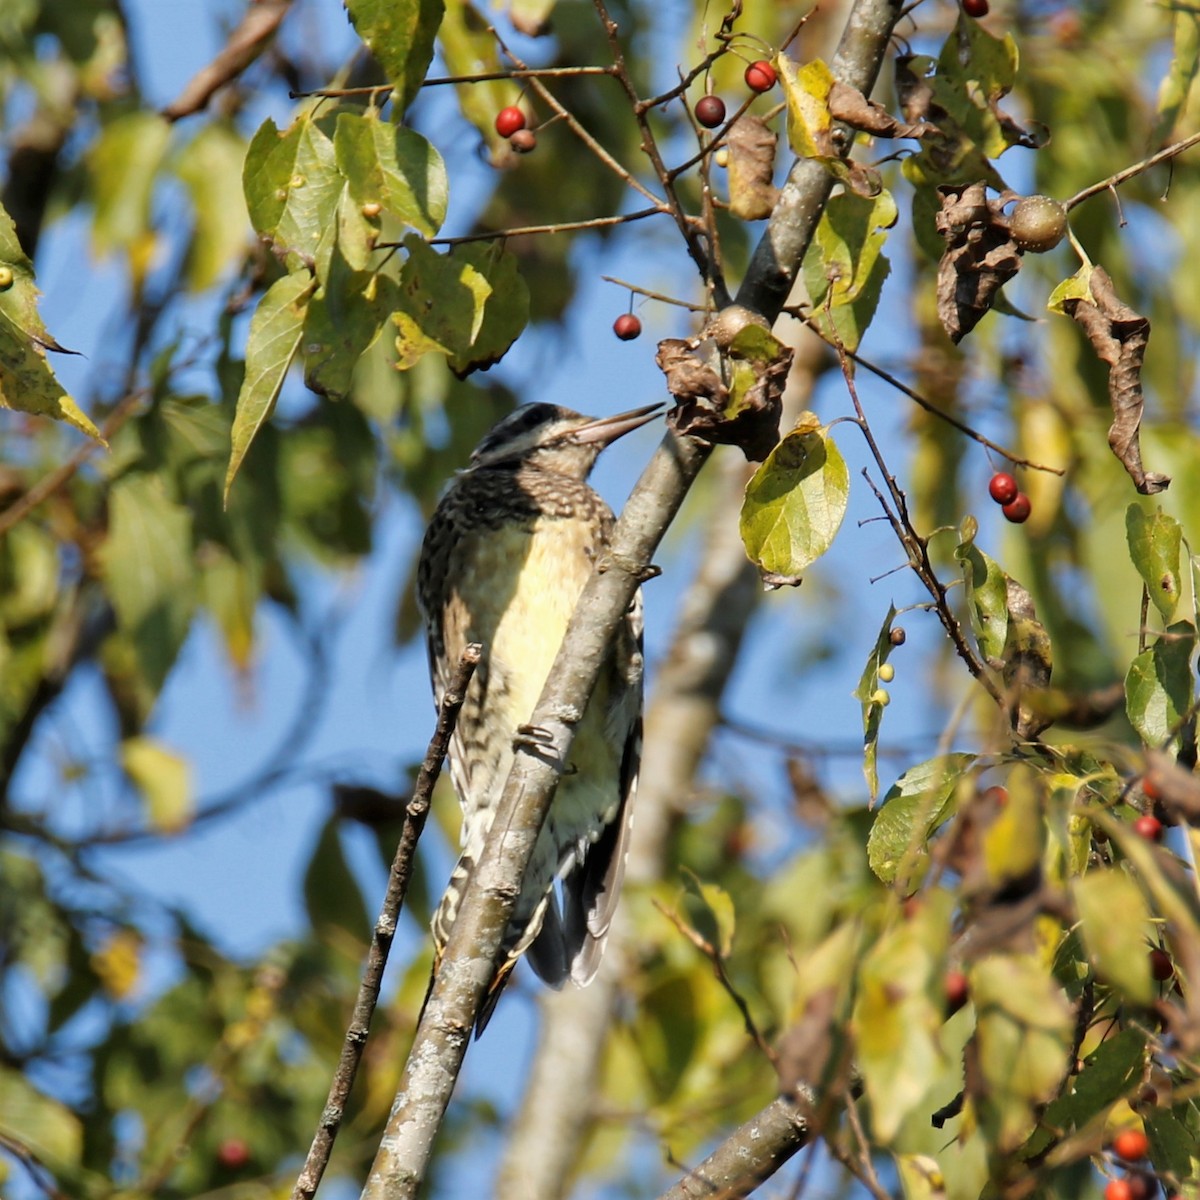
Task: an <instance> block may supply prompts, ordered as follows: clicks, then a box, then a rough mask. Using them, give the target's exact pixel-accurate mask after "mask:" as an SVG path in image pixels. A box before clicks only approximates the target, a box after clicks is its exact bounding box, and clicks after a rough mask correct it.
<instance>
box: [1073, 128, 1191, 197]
mask: <svg viewBox="0 0 1200 1200" xmlns="http://www.w3.org/2000/svg"><path fill="white" fill-rule="evenodd" d="M1198 143H1200V133H1193V134H1192V135H1191V136H1190V137H1185V138H1184V139H1183V140H1182V141H1179V142H1172V143H1171V145H1169V146H1164V147H1163V148H1162V149H1161V150H1160V151H1158V153H1157V154H1152V155H1150V157H1149V158H1144V159H1142V161H1141V162H1136V163H1134V164H1133V165H1132V166H1129V167H1126V168H1125V169H1124V170H1123V171H1118V172H1117V173H1116V174H1115V175H1110V176H1109V177H1108V178H1107V179H1101V180H1100V182H1099V183H1093V184H1091V185H1090V186H1089V187H1085V188H1084V189H1083V191H1081V192H1076V193H1075V195H1073V196H1072V197H1071V198H1070V200H1064V201H1063V208H1065V209H1066V210H1067V212H1070V211H1071V209H1073V208H1074V207H1075V205H1077V204H1082V203H1083V202H1084V201H1085V200H1090V199H1091V198H1092V197H1093V196H1098V195H1099V194H1100V193H1101V192H1107V191H1108V190H1109V189H1110V188H1116V187H1119V186H1120V185H1121V184H1123V183H1125V182H1126V181H1127V180H1130V179H1132V178H1133V177H1134V176H1135V175H1140V174H1142V172H1143V171H1149V170H1150V168H1151V167H1157V166H1158V164H1159V163H1163V162H1166V161H1167V160H1168V159H1172V158H1175V157H1177V156H1178V155H1180V154H1182V153H1183V152H1184V151H1185V150H1190V149H1191V148H1192V147H1193V146H1195V145H1197V144H1198Z"/></svg>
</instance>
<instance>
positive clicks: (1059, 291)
mask: <svg viewBox="0 0 1200 1200" xmlns="http://www.w3.org/2000/svg"><path fill="white" fill-rule="evenodd" d="M1091 278H1092V268H1091V267H1090V266H1089V265H1088V264H1087V263H1084V265H1083V266H1082V267H1080V268H1079V270H1078V271H1076V272H1075V274H1074V275H1072V276H1070V278H1068V279H1064V280H1063V281H1062V283H1060V284H1059V285H1058V286H1057V287H1056V288H1055V289H1054V291H1052V292H1051V293H1050V299H1049V300H1047V301H1046V307H1047V308H1048V309H1049V310H1050V311H1051V312H1054V313H1058V314H1059V316H1063V317H1069V316H1070V315H1071V314H1070V313H1069V312H1068V311H1067V309H1066V307H1065V305H1066V302H1067V301H1068V300H1087V301H1089V302H1092V289H1091V286H1090V284H1091Z"/></svg>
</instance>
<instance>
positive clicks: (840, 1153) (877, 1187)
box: [829, 1090, 892, 1200]
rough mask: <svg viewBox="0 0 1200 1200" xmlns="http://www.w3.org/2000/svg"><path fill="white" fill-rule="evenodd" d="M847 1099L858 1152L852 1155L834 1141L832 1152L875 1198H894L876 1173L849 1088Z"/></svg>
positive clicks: (831, 1144) (849, 1119)
mask: <svg viewBox="0 0 1200 1200" xmlns="http://www.w3.org/2000/svg"><path fill="white" fill-rule="evenodd" d="M845 1100H846V1119H847V1121H848V1122H849V1123H850V1129H851V1130H852V1132H853V1133H854V1139H855V1141H856V1142H857V1143H858V1153H857V1155H856V1156H853V1157H852V1156H851V1155H850V1154H849V1153H848V1152H846V1151H844V1150H842V1149H841V1148H840V1147H838V1146H835V1145H834V1144H833V1143H832V1142H830V1143H829V1148H830V1152H831V1153H832V1154H833V1156H834V1158H836V1159H837V1160H838V1161H839V1162H840V1163H841V1164H842V1166H844V1167H845V1168H846V1170H848V1171H849V1172H850V1173H851V1174H852V1175H853V1176H854V1177H855V1179H857V1180H858V1181H859V1183H861V1184H862V1185H863V1187H865V1188H866V1189H867V1190H868V1191H869V1192H870V1193H871V1195H872V1196H874V1197H875V1200H892V1197H891V1196H890V1195H889V1193H888V1192H887V1190H886V1189H885V1188H884V1187H883V1185H882V1184H881V1183H880V1182H879V1176H878V1175H876V1174H875V1168H874V1166H872V1165H871V1156H870V1153H869V1151H868V1149H867V1146H868V1142H867V1137H866V1134H865V1133H864V1132H863V1127H862V1121H861V1119H860V1118H859V1115H858V1109H857V1108H856V1107H855V1102H854V1097H853V1096H852V1095H851V1094H850V1092H849V1090H847V1092H846V1097H845Z"/></svg>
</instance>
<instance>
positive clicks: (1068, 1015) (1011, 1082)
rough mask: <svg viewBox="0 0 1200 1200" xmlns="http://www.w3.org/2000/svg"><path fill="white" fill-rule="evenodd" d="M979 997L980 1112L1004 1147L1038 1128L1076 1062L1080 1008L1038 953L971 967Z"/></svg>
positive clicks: (996, 1142) (975, 997) (1009, 1148)
mask: <svg viewBox="0 0 1200 1200" xmlns="http://www.w3.org/2000/svg"><path fill="white" fill-rule="evenodd" d="M970 980H971V997H972V999H973V1000H974V1002H975V1013H976V1033H975V1046H976V1050H977V1052H978V1063H979V1072H980V1084H981V1085H982V1095H981V1096H980V1097H979V1109H980V1118H981V1120H982V1122H983V1125H984V1128H985V1130H987V1132H988V1133H989V1134H990V1136H991V1139H992V1141H993V1143H994V1145H995V1146H996V1148H997V1150H998V1151H1000V1152H1005V1151H1012V1150H1015V1149H1016V1148H1017V1147H1018V1146H1019V1145H1020V1144H1021V1143H1022V1142H1023V1141H1025V1139H1026V1138H1027V1137H1028V1136H1029V1134H1030V1132H1031V1131H1032V1130H1033V1128H1034V1125H1035V1124H1036V1120H1037V1116H1036V1114H1037V1111H1038V1109H1039V1108H1040V1106H1041V1105H1043V1104H1045V1103H1046V1102H1047V1101H1049V1100H1051V1099H1053V1097H1054V1096H1055V1095H1056V1093H1057V1092H1058V1089H1059V1086H1060V1085H1061V1083H1062V1081H1063V1079H1064V1078H1065V1077H1066V1075H1067V1072H1068V1071H1069V1069H1070V1068H1071V1066H1072V1065H1073V1062H1074V1059H1073V1058H1072V1056H1071V1053H1070V1050H1071V1037H1072V1034H1073V1032H1074V1028H1075V1019H1074V1014H1073V1013H1072V1012H1071V1008H1070V1005H1069V1004H1068V1003H1067V1000H1066V997H1065V996H1064V995H1063V993H1062V989H1061V988H1060V987H1059V986H1058V984H1057V983H1056V982H1055V980H1054V978H1053V976H1052V975H1051V974H1050V972H1049V970H1048V969H1047V968H1046V967H1045V966H1044V965H1043V964H1042V963H1041V962H1040V961H1039V960H1038V959H1037V958H1036V957H1034V956H1032V955H1030V956H1021V955H999V954H995V955H989V956H988V957H987V958H983V959H981V960H979V961H978V962H976V963H975V964H974V966H973V967H972V968H971V971H970Z"/></svg>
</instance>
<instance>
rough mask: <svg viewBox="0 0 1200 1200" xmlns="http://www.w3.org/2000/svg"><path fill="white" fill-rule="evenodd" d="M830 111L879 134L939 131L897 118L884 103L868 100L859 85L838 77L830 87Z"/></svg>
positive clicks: (897, 135)
mask: <svg viewBox="0 0 1200 1200" xmlns="http://www.w3.org/2000/svg"><path fill="white" fill-rule="evenodd" d="M829 112H830V114H831V115H832V116H833V118H834V120H837V121H844V122H845V123H846V124H847V125H852V126H854V128H855V129H861V130H862V131H863V132H864V133H870V134H873V135H874V136H875V137H886V138H921V137H928V136H930V135H931V134H935V133H939V132H940V130H939V129H938V128H937V126H936V125H932V124H927V123H924V122H921V123H916V124H906V123H905V122H903V121H897V120H896V118H895V117H893V116H892V114H891V113H890V112H888V110H887V109H886V108H884V107H883V105H882V104H876V103H875V102H874V101H873V100H868V99H867V97H866V96H864V95H863V94H862V92H860V91H859V90H858V88H856V87H851V86H850V85H849V84H848V83H841V82H840V81H838V80H834V83H833V87H831V88H830V89H829Z"/></svg>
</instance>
